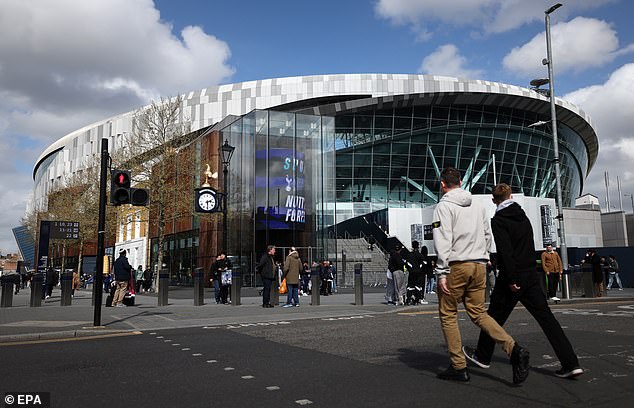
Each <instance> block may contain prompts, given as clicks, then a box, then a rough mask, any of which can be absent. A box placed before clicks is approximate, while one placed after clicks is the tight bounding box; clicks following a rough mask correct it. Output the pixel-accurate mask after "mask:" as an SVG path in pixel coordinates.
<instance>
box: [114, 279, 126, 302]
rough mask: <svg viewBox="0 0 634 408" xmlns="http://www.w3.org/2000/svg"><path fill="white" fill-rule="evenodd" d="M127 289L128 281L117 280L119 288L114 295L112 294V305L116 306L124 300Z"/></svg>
mask: <svg viewBox="0 0 634 408" xmlns="http://www.w3.org/2000/svg"><path fill="white" fill-rule="evenodd" d="M127 290H128V282H123V281H117V290H116V291H115V292H114V296H112V306H116V305H118V304H119V303H121V302H123V297H124V296H125V292H126V291H127Z"/></svg>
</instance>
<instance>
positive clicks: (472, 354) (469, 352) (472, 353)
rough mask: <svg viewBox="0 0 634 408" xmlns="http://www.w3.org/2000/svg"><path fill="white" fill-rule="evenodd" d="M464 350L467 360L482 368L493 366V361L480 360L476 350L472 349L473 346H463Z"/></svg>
mask: <svg viewBox="0 0 634 408" xmlns="http://www.w3.org/2000/svg"><path fill="white" fill-rule="evenodd" d="M462 352H463V353H464V356H465V357H466V358H467V360H469V361H471V362H472V363H473V364H475V365H477V366H478V367H480V368H489V367H490V366H491V363H484V362H482V361H480V359H479V358H478V355H477V354H476V350H475V349H472V348H471V347H467V346H462Z"/></svg>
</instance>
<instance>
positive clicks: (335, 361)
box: [0, 301, 634, 408]
mask: <svg viewBox="0 0 634 408" xmlns="http://www.w3.org/2000/svg"><path fill="white" fill-rule="evenodd" d="M293 310H294V309H287V310H286V311H287V312H288V313H289V314H290V313H293ZM553 310H554V311H555V314H556V316H557V317H558V319H559V320H560V322H561V323H562V326H564V327H565V331H566V333H567V334H568V336H569V338H570V339H571V342H572V343H573V346H574V347H575V349H576V350H577V353H578V354H579V357H580V361H581V363H582V365H583V367H584V368H585V369H586V370H587V371H586V373H585V374H584V375H583V376H581V377H579V378H578V379H575V380H565V379H559V378H556V377H555V376H554V375H553V373H554V371H555V370H557V369H558V368H559V364H558V362H557V360H556V358H555V357H554V353H553V352H552V350H551V349H550V345H549V344H548V343H547V342H546V340H545V337H544V335H543V334H542V333H541V331H540V329H539V327H538V326H537V324H536V323H535V321H534V320H533V319H532V318H531V317H530V315H529V314H528V313H527V312H526V311H524V310H523V309H521V308H518V309H517V310H516V311H515V312H514V314H513V315H512V316H511V319H510V320H509V322H508V323H507V328H508V330H509V332H510V333H511V334H512V335H513V336H514V337H515V338H516V339H517V340H518V341H519V342H520V343H521V344H522V345H524V346H526V347H527V348H528V349H529V350H530V352H531V366H532V370H531V374H530V376H529V378H528V380H527V381H526V383H525V384H523V385H522V386H520V387H516V386H513V384H512V383H511V367H510V365H509V364H508V360H507V358H506V356H505V355H504V354H503V353H502V352H501V351H500V350H497V351H496V355H495V357H494V361H493V364H492V366H491V368H490V369H488V370H482V369H479V368H471V370H470V372H471V382H470V383H469V384H457V383H452V382H445V381H441V380H438V379H436V377H435V373H436V372H437V371H438V370H440V369H444V368H446V366H447V365H448V357H447V355H446V351H445V347H444V339H443V337H442V333H441V332H440V327H439V322H438V319H437V314H436V312H434V311H423V310H420V309H408V308H403V309H402V311H401V312H400V313H395V314H377V315H364V316H352V317H343V318H325V319H309V320H290V319H289V320H288V321H281V322H267V321H261V322H258V323H250V324H227V325H221V326H214V327H208V328H203V327H199V328H188V329H178V330H161V331H156V332H143V333H141V332H138V333H139V334H134V333H131V334H128V335H124V336H119V337H104V338H100V339H90V340H72V341H59V340H56V341H53V342H45V343H36V344H18V345H11V346H0V379H1V380H0V396H2V397H4V393H5V392H8V391H48V392H50V393H51V400H52V406H53V407H56V408H57V407H64V408H66V407H86V406H89V407H93V408H97V407H108V408H112V407H157V408H158V407H223V408H230V407H284V406H286V407H297V406H303V405H311V406H320V407H346V408H351V407H418V406H433V407H464V406H469V407H470V408H476V407H487V408H490V407H511V406H513V407H516V406H524V407H610V408H618V407H631V406H632V401H633V400H634V399H633V397H634V395H633V394H634V383H633V381H632V378H633V377H634V324H633V323H634V301H620V302H609V303H605V302H604V303H601V304H593V303H586V304H583V305H580V304H577V305H574V309H572V308H571V306H570V305H566V306H564V305H558V306H555V307H553ZM461 317H462V318H463V319H466V315H465V314H464V313H463V314H461ZM460 324H461V329H462V334H463V339H464V342H465V344H471V345H472V344H473V343H474V342H475V341H476V340H477V335H478V331H477V329H476V328H475V326H473V324H471V323H470V322H469V321H468V320H463V321H461V322H460Z"/></svg>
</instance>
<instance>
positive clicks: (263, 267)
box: [255, 245, 276, 307]
mask: <svg viewBox="0 0 634 408" xmlns="http://www.w3.org/2000/svg"><path fill="white" fill-rule="evenodd" d="M274 257H275V246H274V245H269V246H268V247H267V248H266V253H265V254H264V255H262V258H260V262H258V264H257V266H256V267H255V269H256V271H257V272H258V273H259V274H260V276H262V284H263V285H264V288H263V289H262V307H273V304H272V303H271V287H272V286H273V281H274V280H275V270H276V269H275V258H274Z"/></svg>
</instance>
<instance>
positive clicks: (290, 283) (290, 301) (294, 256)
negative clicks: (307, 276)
mask: <svg viewBox="0 0 634 408" xmlns="http://www.w3.org/2000/svg"><path fill="white" fill-rule="evenodd" d="M303 270H304V268H303V266H302V260H301V259H299V254H298V253H297V250H296V249H295V247H291V251H290V252H289V253H288V255H286V260H285V261H284V271H283V273H282V280H284V279H286V287H287V296H286V304H285V305H284V306H283V307H299V295H298V286H299V275H300V273H301V272H302V271H303Z"/></svg>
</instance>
